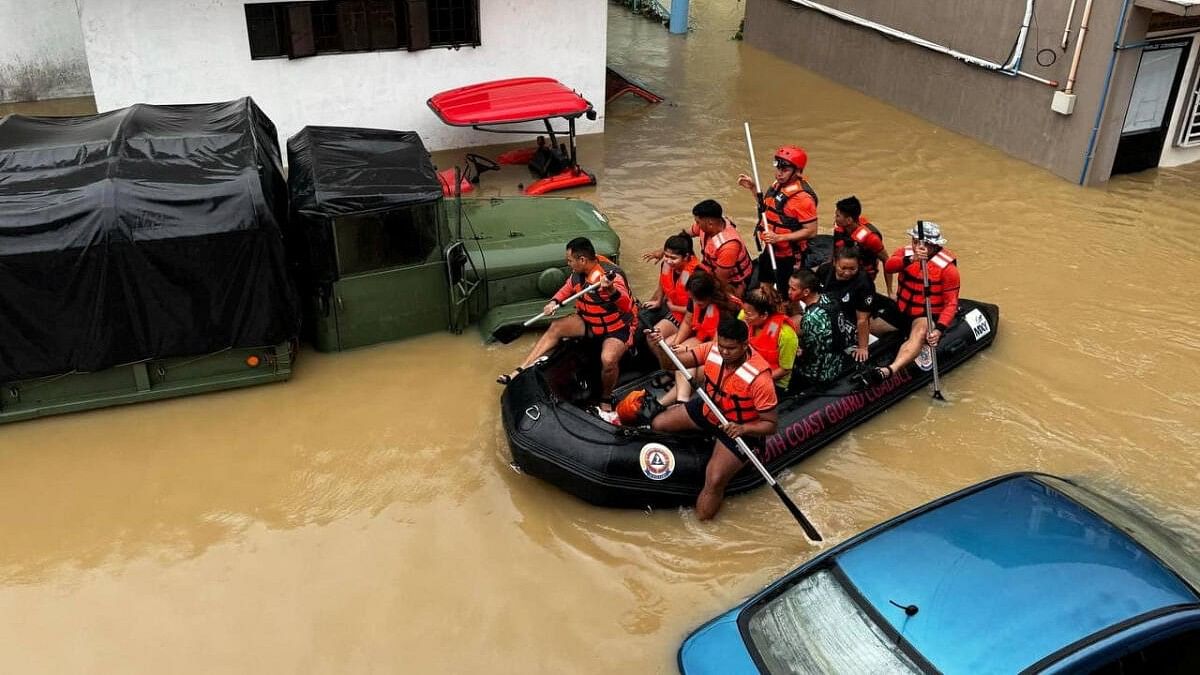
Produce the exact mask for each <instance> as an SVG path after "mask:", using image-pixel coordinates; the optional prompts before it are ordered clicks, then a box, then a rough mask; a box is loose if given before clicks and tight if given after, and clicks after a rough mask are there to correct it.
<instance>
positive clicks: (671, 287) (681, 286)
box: [658, 257, 700, 323]
mask: <svg viewBox="0 0 1200 675" xmlns="http://www.w3.org/2000/svg"><path fill="white" fill-rule="evenodd" d="M699 265H700V261H699V260H697V259H696V258H695V257H692V258H689V259H688V260H687V261H686V262H684V263H683V267H681V268H680V269H679V270H678V271H677V270H675V269H673V268H672V267H671V265H670V264H669V263H667V262H666V261H665V260H664V261H663V263H662V267H661V268H660V270H659V274H658V286H659V288H661V289H662V294H663V302H664V303H670V304H672V305H676V306H678V307H685V306H687V302H688V293H687V282H688V279H691V278H692V272H694V271H696V267H697V266H699ZM684 314H685V312H683V311H679V312H677V311H674V310H672V311H671V316H673V317H675V321H676V323H678V322H680V321H683V315H684Z"/></svg>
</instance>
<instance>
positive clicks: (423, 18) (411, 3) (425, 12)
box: [407, 0, 429, 51]
mask: <svg viewBox="0 0 1200 675" xmlns="http://www.w3.org/2000/svg"><path fill="white" fill-rule="evenodd" d="M407 2H408V7H407V9H408V49H409V51H415V50H417V49H429V1H428V0H407Z"/></svg>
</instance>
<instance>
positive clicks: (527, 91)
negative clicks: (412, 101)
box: [427, 77, 596, 195]
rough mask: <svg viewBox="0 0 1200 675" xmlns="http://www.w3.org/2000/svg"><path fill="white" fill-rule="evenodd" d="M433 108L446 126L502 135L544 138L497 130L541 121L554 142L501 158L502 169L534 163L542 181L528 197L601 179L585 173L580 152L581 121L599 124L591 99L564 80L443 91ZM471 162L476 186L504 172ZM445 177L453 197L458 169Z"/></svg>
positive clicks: (520, 131) (532, 167) (517, 81)
mask: <svg viewBox="0 0 1200 675" xmlns="http://www.w3.org/2000/svg"><path fill="white" fill-rule="evenodd" d="M427 103H428V105H429V108H430V110H432V111H433V112H434V114H436V115H437V116H438V117H439V118H440V119H441V120H442V121H443V122H445V123H446V124H449V125H451V126H456V127H472V128H475V129H479V130H480V131H488V132H492V133H498V134H523V135H528V134H531V133H539V132H540V131H541V129H536V130H534V129H497V128H495V127H494V126H493V125H506V124H520V123H522V122H535V121H541V122H542V123H543V124H544V125H545V131H546V135H547V136H549V137H550V141H549V143H547V142H546V137H545V136H538V138H537V146H536V147H534V148H526V149H521V150H515V151H511V152H506V153H504V154H503V155H501V156H500V157H499V160H500V163H501V164H528V165H529V169H530V171H532V172H533V173H534V174H535V175H536V176H538V180H536V181H534V182H533V183H531V184H530V185H529V186H528V187H526V188H525V189H524V192H525V194H527V195H540V194H545V193H546V192H551V191H554V190H563V189H566V188H572V187H579V186H582V185H595V184H596V177H595V176H593V175H592V174H590V173H588V172H587V171H584V170H583V169H582V168H580V166H579V162H578V159H577V156H576V147H575V120H577V119H579V118H580V117H585V116H586V117H587V118H588V119H589V120H594V119H596V111H595V110H593V109H592V104H591V103H588V101H587V99H585V98H583V97H582V96H580V95H579V94H578V93H576V92H575V91H574V90H572V89H570V88H568V87H567V86H566V85H564V84H563V83H561V82H559V81H558V80H555V79H552V78H549V77H517V78H511V79H507V80H495V81H492V82H482V83H480V84H473V85H470V86H466V87H459V88H457V89H450V90H448V91H443V92H442V93H440V94H436V95H435V96H433V97H432V98H430V99H429V100H428V101H427ZM558 118H562V119H565V120H566V121H567V129H565V130H562V129H559V130H556V129H554V127H553V125H552V124H551V120H555V119H558ZM561 134H566V136H567V142H566V143H559V141H558V136H559V135H561ZM468 159H469V160H470V161H471V164H472V165H473V166H474V168H475V174H474V176H473V177H472V179H471V180H472V181H474V182H478V180H479V174H480V173H481V172H482V171H487V170H488V169H494V168H498V167H497V166H496V163H495V162H492V161H490V160H487V159H486V158H483V157H479V156H478V155H468ZM442 174H443V176H442V187H443V189H445V190H446V192H447V194H450V193H451V192H452V191H453V187H454V170H453V169H450V170H448V171H444V172H442Z"/></svg>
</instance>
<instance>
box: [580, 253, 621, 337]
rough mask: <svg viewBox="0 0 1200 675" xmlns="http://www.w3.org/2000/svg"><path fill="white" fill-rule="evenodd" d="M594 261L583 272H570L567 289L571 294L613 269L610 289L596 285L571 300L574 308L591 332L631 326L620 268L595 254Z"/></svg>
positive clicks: (617, 329) (599, 332) (615, 329)
mask: <svg viewBox="0 0 1200 675" xmlns="http://www.w3.org/2000/svg"><path fill="white" fill-rule="evenodd" d="M596 260H597V264H596V266H595V267H593V268H592V269H590V270H588V271H587V272H586V273H585V274H579V273H576V274H572V275H571V289H570V291H571V294H572V295H574V294H575V293H578V292H579V291H581V290H583V289H585V288H587V287H588V286H590V285H592V284H594V283H596V282H597V281H600V279H601V278H602V277H603V276H604V275H605V274H606V273H608V272H610V271H611V272H616V275H615V277H614V278H613V287H612V288H611V289H608V290H605V289H604V287H600V288H597V289H596V290H594V291H592V292H590V293H584V294H583V295H581V296H579V299H578V300H576V301H575V311H576V312H577V313H578V314H579V318H581V319H583V323H584V325H585V326H587V329H588V330H589V331H590V332H591V333H592V335H607V334H610V333H614V332H616V331H619V330H621V329H622V328H624V327H626V326H632V325H633V311H632V306H633V302H632V299H631V298H630V296H629V287H628V286H627V285H626V284H625V278H624V273H623V272H622V271H621V268H619V267H617V266H616V265H615V264H614V263H613V262H612V261H611V260H609V259H608V258H605V257H604V256H596Z"/></svg>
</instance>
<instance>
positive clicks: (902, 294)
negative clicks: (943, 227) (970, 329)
mask: <svg viewBox="0 0 1200 675" xmlns="http://www.w3.org/2000/svg"><path fill="white" fill-rule="evenodd" d="M957 264H958V261H957V260H956V259H955V257H954V254H953V253H951V252H950V251H949V250H948V249H942V250H940V251H938V252H937V255H935V256H933V257H932V258H930V259H929V264H928V265H927V266H926V267H927V268H928V270H929V309H930V312H931V313H932V314H933V316H935V317H936V316H938V315H939V314H941V312H942V309H944V308H945V304H946V298H945V290H946V289H945V284H944V280H943V271H944V270H945V269H946V268H947V267H949V266H951V265H957ZM896 305H897V307H899V308H900V312H901V313H903V314H906V315H908V316H925V282H924V280H923V279H922V278H921V261H920V260H917V259H916V258H914V257H913V250H912V246H905V247H904V269H902V270H900V278H899V284H898V285H897V287H896Z"/></svg>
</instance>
